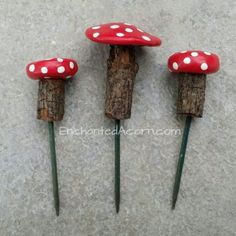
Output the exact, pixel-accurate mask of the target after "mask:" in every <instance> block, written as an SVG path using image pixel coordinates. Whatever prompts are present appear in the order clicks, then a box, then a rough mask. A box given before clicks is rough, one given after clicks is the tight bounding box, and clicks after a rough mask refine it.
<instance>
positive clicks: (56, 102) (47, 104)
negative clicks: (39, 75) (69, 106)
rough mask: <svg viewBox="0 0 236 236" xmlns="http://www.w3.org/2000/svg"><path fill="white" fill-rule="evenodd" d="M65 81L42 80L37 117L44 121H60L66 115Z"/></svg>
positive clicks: (40, 82)
mask: <svg viewBox="0 0 236 236" xmlns="http://www.w3.org/2000/svg"><path fill="white" fill-rule="evenodd" d="M64 102H65V81H63V80H60V79H58V80H40V81H39V92H38V110H37V118H38V119H40V120H44V121H60V120H62V119H63V115H64Z"/></svg>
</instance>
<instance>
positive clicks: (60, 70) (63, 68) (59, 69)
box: [57, 66, 65, 74]
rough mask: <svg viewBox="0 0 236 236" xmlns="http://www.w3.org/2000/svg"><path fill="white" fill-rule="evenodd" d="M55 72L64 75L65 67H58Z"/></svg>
mask: <svg viewBox="0 0 236 236" xmlns="http://www.w3.org/2000/svg"><path fill="white" fill-rule="evenodd" d="M57 72H58V73H59V74H61V73H64V72H65V67H64V66H59V67H58V68H57Z"/></svg>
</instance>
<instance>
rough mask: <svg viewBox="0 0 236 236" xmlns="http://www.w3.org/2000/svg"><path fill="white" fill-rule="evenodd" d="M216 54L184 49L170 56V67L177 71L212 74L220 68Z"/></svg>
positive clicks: (171, 69)
mask: <svg viewBox="0 0 236 236" xmlns="http://www.w3.org/2000/svg"><path fill="white" fill-rule="evenodd" d="M219 67H220V63H219V58H218V56H217V55H216V54H213V53H210V52H203V51H197V50H195V51H182V52H177V53H175V54H173V55H172V56H170V57H169V60H168V68H169V69H170V71H172V72H176V73H194V74H210V73H215V72H217V71H218V70H219Z"/></svg>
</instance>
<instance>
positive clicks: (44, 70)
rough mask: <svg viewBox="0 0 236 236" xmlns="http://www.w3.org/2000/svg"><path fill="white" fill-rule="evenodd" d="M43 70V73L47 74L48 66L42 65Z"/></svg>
mask: <svg viewBox="0 0 236 236" xmlns="http://www.w3.org/2000/svg"><path fill="white" fill-rule="evenodd" d="M41 72H42V73H43V74H47V73H48V68H47V67H45V66H44V67H42V68H41Z"/></svg>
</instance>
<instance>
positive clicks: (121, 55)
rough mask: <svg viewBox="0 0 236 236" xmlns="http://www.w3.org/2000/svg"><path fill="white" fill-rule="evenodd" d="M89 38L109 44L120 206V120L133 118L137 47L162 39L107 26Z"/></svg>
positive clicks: (109, 105)
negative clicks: (132, 107) (135, 47)
mask: <svg viewBox="0 0 236 236" xmlns="http://www.w3.org/2000/svg"><path fill="white" fill-rule="evenodd" d="M86 36H87V37H88V38H89V39H90V40H92V41H94V42H97V43H103V44H110V45H111V49H110V56H109V59H108V61H107V84H106V102H105V115H106V116H107V117H108V118H110V119H114V120H115V131H116V132H115V201H116V212H117V213H118V212H119V205H120V120H124V119H129V118H130V116H131V106H132V92H133V87H134V80H135V76H136V73H137V72H138V65H137V64H136V63H135V50H134V46H159V45H160V44H161V40H160V39H159V38H157V37H155V36H152V35H150V34H148V33H146V32H144V31H143V30H141V29H138V28H137V27H135V26H134V25H131V24H127V23H108V24H103V25H98V26H93V27H91V28H88V29H87V31H86Z"/></svg>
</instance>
